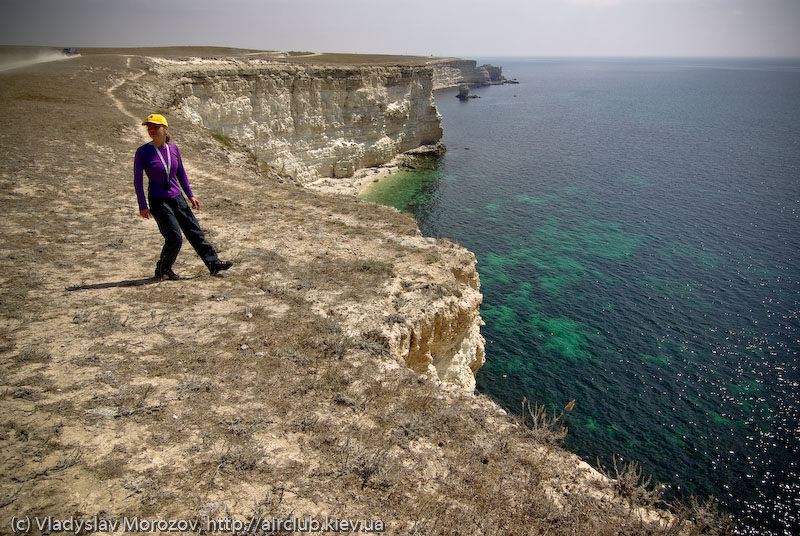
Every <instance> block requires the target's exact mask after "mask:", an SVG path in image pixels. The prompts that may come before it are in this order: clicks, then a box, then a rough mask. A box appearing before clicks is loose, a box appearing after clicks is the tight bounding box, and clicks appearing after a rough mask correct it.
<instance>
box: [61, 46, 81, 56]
mask: <svg viewBox="0 0 800 536" xmlns="http://www.w3.org/2000/svg"><path fill="white" fill-rule="evenodd" d="M61 53H62V54H64V55H65V56H77V55H78V54H80V52H78V49H77V48H75V47H67V48H62V49H61Z"/></svg>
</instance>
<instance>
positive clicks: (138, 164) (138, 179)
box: [133, 147, 150, 218]
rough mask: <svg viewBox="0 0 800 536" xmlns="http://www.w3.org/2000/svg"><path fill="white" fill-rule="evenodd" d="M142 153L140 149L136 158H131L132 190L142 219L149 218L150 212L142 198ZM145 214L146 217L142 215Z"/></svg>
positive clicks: (145, 200)
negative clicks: (134, 192)
mask: <svg viewBox="0 0 800 536" xmlns="http://www.w3.org/2000/svg"><path fill="white" fill-rule="evenodd" d="M145 158H146V157H145V156H144V151H142V148H141V147H139V149H137V150H136V156H135V157H134V158H133V188H134V190H136V199H137V201H138V202H139V214H140V215H141V216H142V217H143V218H149V217H150V211H149V210H148V208H147V199H146V198H145V196H144V159H145ZM144 212H147V215H146V216H145V215H144Z"/></svg>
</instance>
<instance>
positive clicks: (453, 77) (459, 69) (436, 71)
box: [428, 58, 491, 90]
mask: <svg viewBox="0 0 800 536" xmlns="http://www.w3.org/2000/svg"><path fill="white" fill-rule="evenodd" d="M428 65H430V66H431V67H433V89H434V90H437V89H445V88H448V87H456V86H458V85H460V84H468V85H470V86H472V87H477V86H487V85H489V82H491V75H490V74H489V72H488V71H487V70H486V69H485V68H483V67H482V66H481V67H478V62H476V61H475V60H461V59H452V58H451V59H436V60H431V61H430V62H428Z"/></svg>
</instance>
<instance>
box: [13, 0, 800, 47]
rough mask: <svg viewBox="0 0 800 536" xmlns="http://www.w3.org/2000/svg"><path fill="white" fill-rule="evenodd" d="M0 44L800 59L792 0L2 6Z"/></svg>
mask: <svg viewBox="0 0 800 536" xmlns="http://www.w3.org/2000/svg"><path fill="white" fill-rule="evenodd" d="M0 6H1V7H0V9H1V10H2V17H0V44H5V45H48V46H59V47H64V46H75V47H79V48H80V47H90V46H101V47H104V46H114V47H129V46H161V45H220V46H232V47H241V48H256V49H264V50H312V51H320V52H360V53H382V54H415V55H431V54H432V55H436V56H450V55H452V56H462V57H475V56H800V37H798V34H800V0H462V1H452V0H395V1H392V2H387V1H382V0H262V1H258V0H215V1H212V0H2V3H0Z"/></svg>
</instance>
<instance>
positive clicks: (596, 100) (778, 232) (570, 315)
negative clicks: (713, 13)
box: [370, 59, 800, 534]
mask: <svg viewBox="0 0 800 536" xmlns="http://www.w3.org/2000/svg"><path fill="white" fill-rule="evenodd" d="M487 61H491V62H492V63H495V64H501V65H503V69H504V74H505V75H506V76H508V77H513V78H518V79H519V81H520V82H521V83H520V85H507V86H500V87H489V88H483V89H476V90H473V92H474V93H476V94H478V95H480V97H481V98H480V99H473V100H470V101H468V102H464V103H462V102H460V101H458V100H457V99H455V98H454V96H455V91H451V90H446V91H442V92H439V93H438V94H437V97H436V101H437V106H438V108H439V111H440V113H441V114H442V116H443V126H444V131H445V135H444V142H445V144H446V145H447V147H448V151H447V153H446V154H445V155H444V156H443V157H442V158H441V159H439V160H438V161H434V160H432V161H431V162H430V163H429V166H428V168H426V169H424V170H422V171H418V172H415V173H407V174H403V175H401V176H398V177H396V178H395V179H394V180H392V181H388V182H386V183H384V184H382V185H381V186H380V187H379V188H376V189H375V190H373V191H372V192H371V193H370V196H371V197H372V198H373V199H376V200H379V201H381V202H384V203H387V204H392V205H394V206H397V207H398V208H401V209H402V210H407V211H410V212H412V213H413V214H414V215H415V216H416V218H417V220H418V222H419V224H420V227H421V228H422V230H423V233H424V234H426V235H429V236H447V237H449V238H451V239H454V240H457V241H458V242H460V243H461V244H462V245H464V246H465V247H467V248H469V249H470V250H472V251H473V252H475V254H476V255H477V258H478V271H479V273H480V277H481V283H482V290H483V293H484V304H483V306H482V309H481V314H482V316H483V318H484V320H485V321H486V326H485V328H484V329H483V334H484V336H485V337H486V339H487V363H486V365H485V366H484V367H483V368H482V369H481V370H480V371H479V373H478V378H477V379H478V388H479V389H480V390H481V391H482V392H485V393H488V394H489V395H491V396H492V397H493V398H494V399H496V400H498V401H499V402H500V403H501V404H503V405H504V406H506V407H507V408H509V409H510V410H511V411H514V412H518V408H519V407H520V402H521V400H522V398H523V397H527V398H528V399H529V400H534V401H538V402H540V403H544V404H547V405H550V406H552V407H553V408H554V409H560V408H563V407H564V405H565V404H566V403H567V402H569V401H570V400H572V399H575V400H576V404H575V409H574V410H573V411H572V412H571V413H570V415H569V417H568V426H569V433H568V435H567V438H566V446H567V447H568V448H569V449H570V450H573V451H574V452H576V453H578V454H579V455H581V456H582V457H583V458H584V459H585V460H587V461H589V462H590V463H593V464H594V463H595V461H596V460H597V459H599V460H600V462H601V463H603V464H606V465H610V460H611V456H612V455H614V454H616V455H618V456H621V457H623V458H624V459H625V460H637V461H640V462H641V463H642V465H643V468H644V470H645V471H646V472H648V473H650V474H652V475H653V476H654V480H658V481H661V482H664V483H667V484H669V486H670V493H672V494H676V495H688V494H690V493H693V494H696V495H699V496H701V497H705V496H707V495H714V496H716V497H717V498H719V500H720V502H721V505H722V506H723V507H724V508H725V509H726V510H728V511H729V512H731V513H732V514H733V515H734V516H735V517H737V518H738V519H740V520H741V528H740V531H741V533H743V534H798V533H800V519H799V518H798V514H797V512H798V511H800V468H799V467H798V464H800V417H798V402H800V389H799V387H800V371H798V351H799V350H800V320H798V310H800V268H798V265H799V264H798V263H799V262H800V255H799V254H798V253H799V252H800V61H793V60H733V59H731V60H719V59H709V60H679V59H675V60H624V59H620V60H577V59H570V60H559V59H528V60H521V59H514V60H512V59H487Z"/></svg>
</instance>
